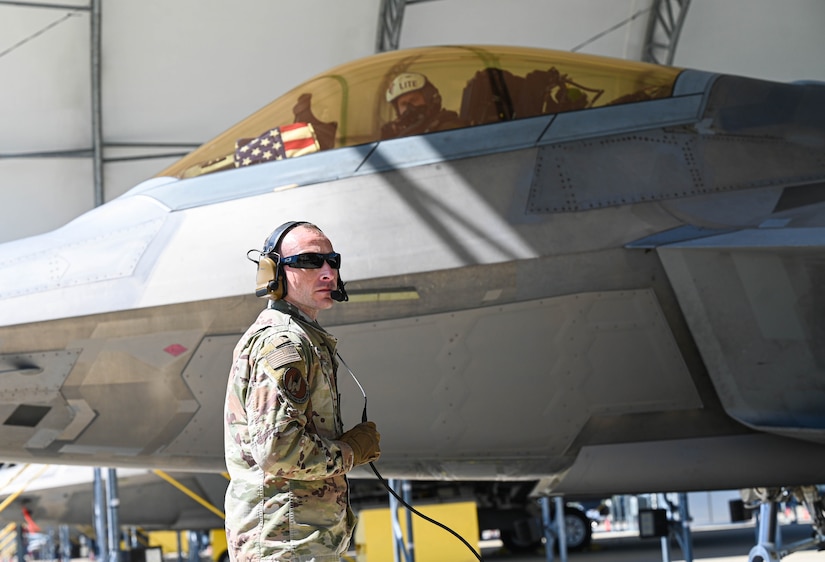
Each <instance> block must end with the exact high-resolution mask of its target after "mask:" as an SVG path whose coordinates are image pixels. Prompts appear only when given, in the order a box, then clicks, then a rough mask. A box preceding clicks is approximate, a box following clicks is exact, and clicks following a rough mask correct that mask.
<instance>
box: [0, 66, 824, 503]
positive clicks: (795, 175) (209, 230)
mask: <svg viewBox="0 0 825 562" xmlns="http://www.w3.org/2000/svg"><path fill="white" fill-rule="evenodd" d="M567 56H575V55H570V54H567ZM823 182H825V85H822V84H814V83H798V84H779V83H772V82H766V81H761V80H755V79H750V78H744V77H736V76H730V75H720V74H714V73H707V72H701V71H696V70H683V71H681V72H680V73H679V74H678V77H677V78H676V80H675V83H674V85H673V89H672V92H671V94H670V95H669V96H666V97H662V98H657V99H652V100H647V101H636V102H633V103H625V104H618V105H605V106H601V107H592V108H589V107H588V108H584V109H580V110H575V111H568V112H560V113H551V114H544V115H538V116H535V117H529V118H524V119H515V120H511V121H504V122H499V123H490V124H485V125H481V126H477V127H475V126H474V127H466V128H459V129H454V130H448V131H441V132H434V133H428V134H421V135H413V136H408V137H401V138H394V139H389V140H374V141H372V142H367V143H364V144H356V145H353V146H345V147H341V148H335V149H331V150H322V151H320V152H317V153H315V154H309V155H306V156H301V157H299V158H292V159H288V160H283V161H279V162H270V163H262V164H259V165H255V166H249V167H242V168H237V169H233V170H229V171H220V172H216V173H212V174H205V175H200V176H196V177H190V178H186V179H178V178H173V177H157V178H153V179H152V180H149V181H147V182H145V183H143V184H141V185H139V186H138V187H136V188H134V189H132V190H131V191H129V192H128V193H126V194H125V195H123V196H121V197H119V198H117V199H115V200H113V201H111V202H109V203H107V204H105V205H102V206H101V207H99V208H97V209H94V210H93V211H90V212H88V213H86V214H85V215H83V216H81V217H79V218H77V219H76V220H74V221H72V222H70V223H69V224H67V225H65V226H64V227H62V228H60V229H58V230H55V231H53V232H50V233H47V234H43V235H40V236H35V237H31V238H27V239H22V240H17V241H14V242H9V243H6V244H2V245H0V324H2V326H0V372H2V378H0V419H3V420H5V421H4V422H3V430H2V433H0V457H2V458H4V459H6V460H8V461H15V462H38V463H60V464H82V465H99V466H117V467H148V468H162V469H170V470H185V471H207V472H209V471H211V472H219V471H222V470H224V461H223V426H222V408H223V400H224V394H225V387H226V380H227V373H228V371H229V368H230V363H231V356H232V350H233V348H234V346H235V344H236V342H237V341H238V338H239V336H240V334H242V333H243V332H244V331H245V329H246V328H247V327H248V325H249V324H250V323H251V322H252V321H253V320H254V318H255V317H256V315H257V314H258V312H259V311H260V310H262V309H263V308H264V306H265V304H266V303H265V301H264V300H262V299H259V298H256V297H255V296H254V294H253V291H254V280H255V266H254V264H251V263H250V262H249V261H248V260H247V255H246V254H247V250H249V249H258V250H260V248H261V245H262V242H263V241H264V240H265V239H266V237H267V235H268V234H269V233H270V232H271V231H272V230H273V229H274V228H275V227H276V226H278V225H279V224H281V223H282V222H284V221H287V220H307V221H311V222H314V223H316V224H318V225H319V226H321V228H322V229H323V230H324V231H325V232H326V234H327V235H328V236H329V237H330V239H331V240H332V242H333V244H334V246H335V249H336V251H339V252H340V253H341V254H342V256H343V265H342V267H341V276H342V278H343V279H344V281H346V282H347V285H346V286H347V290H348V291H349V294H350V301H349V302H345V303H339V304H336V305H335V306H334V308H333V309H331V310H329V311H324V312H322V313H321V316H320V317H319V321H320V322H321V323H322V324H323V325H324V326H325V327H327V328H328V329H329V330H330V331H331V332H332V333H333V334H335V335H336V336H337V337H338V338H339V351H340V353H341V355H342V357H343V359H344V361H345V362H346V364H347V365H348V366H349V368H351V369H352V371H354V373H355V375H356V376H357V378H358V380H359V381H360V383H361V385H362V386H363V388H364V389H365V391H366V394H367V396H368V398H369V408H368V414H369V418H370V419H371V420H374V421H375V422H376V423H377V425H378V427H379V430H380V432H381V435H382V440H381V446H382V455H381V458H380V460H379V461H378V462H377V463H376V467H377V468H378V469H379V470H380V471H381V473H382V474H383V475H384V476H385V477H394V478H409V479H450V480H460V479H475V480H481V479H494V480H519V479H521V480H527V479H541V482H542V484H541V486H540V490H541V491H542V492H545V493H547V492H552V493H554V494H574V495H582V494H587V495H603V494H619V493H641V492H651V491H689V490H711V489H732V488H751V487H763V488H767V487H779V486H793V485H811V484H817V483H820V482H822V481H824V480H825V473H824V472H823V469H822V466H825V408H824V407H823V405H824V404H825V290H824V289H823V287H825V252H823V241H825V229H823V226H825V204H824V203H823V202H825V185H823ZM339 381H340V382H339V384H340V386H341V391H342V394H343V395H344V396H343V399H344V410H345V415H344V418H345V419H344V421H345V425H347V426H351V425H354V424H355V423H357V422H358V421H360V417H361V411H362V408H363V407H364V399H363V398H362V396H361V393H360V391H359V389H358V386H357V385H356V384H355V382H353V380H352V379H351V378H350V375H349V374H348V373H347V369H346V368H344V366H343V365H342V366H341V368H340V369H339ZM358 474H360V475H367V474H368V473H367V472H366V471H364V472H360V473H357V474H356V475H358Z"/></svg>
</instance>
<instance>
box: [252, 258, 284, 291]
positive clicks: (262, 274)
mask: <svg viewBox="0 0 825 562" xmlns="http://www.w3.org/2000/svg"><path fill="white" fill-rule="evenodd" d="M255 296H256V297H267V298H269V299H272V300H275V301H276V300H280V299H282V298H284V279H283V275H279V271H278V264H276V263H275V260H273V259H272V258H270V257H267V256H262V257H261V261H259V262H258V272H257V274H256V277H255Z"/></svg>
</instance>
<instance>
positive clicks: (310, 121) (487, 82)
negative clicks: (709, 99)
mask: <svg viewBox="0 0 825 562" xmlns="http://www.w3.org/2000/svg"><path fill="white" fill-rule="evenodd" d="M679 72H680V69H677V68H670V67H663V66H657V65H652V64H647V63H641V62H635V61H626V60H621V59H611V58H605V57H597V56H592V55H583V54H576V53H569V52H563V51H551V50H545V49H533V48H521V47H492V46H444V47H424V48H417V49H408V50H403V51H392V52H388V53H382V54H378V55H374V56H370V57H366V58H363V59H360V60H357V61H354V62H350V63H347V64H343V65H341V66H338V67H336V68H333V69H331V70H329V71H328V72H325V73H323V74H321V75H319V76H316V77H315V78H312V79H310V80H309V81H307V82H305V83H303V84H301V85H300V86H298V87H297V88H294V89H293V90H291V91H289V92H288V93H286V94H284V95H283V96H281V97H279V98H278V99H276V100H275V101H273V102H271V103H270V104H268V105H266V106H265V107H263V108H262V109H260V110H259V111H257V112H256V113H254V114H252V115H251V116H249V117H247V118H246V119H244V120H243V121H241V122H240V123H238V124H237V125H235V126H234V127H232V128H230V129H229V130H227V131H225V132H224V133H222V134H221V135H219V136H217V137H216V138H214V139H212V140H211V141H209V142H207V143H206V144H204V145H203V146H201V147H200V148H198V149H197V150H195V151H194V152H192V153H191V154H189V155H187V156H186V157H184V158H183V159H181V160H179V161H178V162H176V163H175V164H173V165H172V166H170V167H168V168H166V169H165V170H163V171H162V172H161V173H160V174H158V175H159V176H177V177H181V178H184V177H192V176H198V175H202V174H205V173H211V172H216V171H221V170H226V169H231V168H234V167H239V166H243V165H249V164H254V163H258V162H261V161H267V160H273V159H280V158H284V157H294V156H300V155H302V154H306V153H309V152H314V151H316V150H326V149H330V148H340V147H344V146H353V145H358V144H365V143H370V142H374V141H378V140H381V139H382V138H389V137H388V134H389V133H388V132H387V131H389V130H395V131H396V133H395V134H394V135H393V136H403V135H404V134H418V133H420V132H430V131H434V130H440V129H443V128H455V127H472V126H477V125H484V124H488V123H495V122H499V121H507V120H511V119H520V118H527V117H535V116H537V115H543V114H552V113H560V112H564V111H581V110H587V109H589V108H593V107H600V106H605V105H611V104H618V103H631V102H638V101H644V100H649V99H654V98H661V97H667V96H669V95H670V94H671V92H672V89H673V83H674V81H675V80H676V77H677V76H678V74H679ZM404 73H411V74H415V75H419V76H423V77H425V78H426V81H427V82H428V83H429V84H430V85H431V86H429V88H431V89H430V90H429V93H430V96H429V98H428V99H427V101H428V103H439V104H440V110H441V113H440V115H441V118H440V119H435V121H436V122H437V123H439V124H440V127H436V126H433V128H428V129H424V130H422V129H421V128H419V129H415V128H408V129H405V128H402V127H395V128H393V123H394V121H396V120H397V119H398V115H397V110H396V108H395V107H394V106H393V105H392V104H391V103H390V102H388V101H387V99H388V98H393V99H394V101H393V103H397V101H395V99H396V98H397V97H398V96H397V91H396V92H393V95H391V96H388V95H387V90H388V88H390V86H391V85H392V84H393V81H394V80H395V79H396V77H398V76H399V75H401V74H404ZM419 84H420V78H418V79H413V80H411V81H410V82H409V87H410V88H411V89H412V88H417V87H418V85H419ZM395 86H396V87H397V86H398V82H396V83H395ZM402 87H403V85H402ZM433 92H434V93H433ZM296 123H297V124H299V125H293V124H296ZM288 125H289V127H287V126H288ZM411 130H412V131H416V132H415V133H410V132H409V131H411ZM284 145H286V148H287V150H284ZM253 153H254V154H253Z"/></svg>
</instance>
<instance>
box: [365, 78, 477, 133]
mask: <svg viewBox="0 0 825 562" xmlns="http://www.w3.org/2000/svg"><path fill="white" fill-rule="evenodd" d="M386 100H387V103H390V104H392V106H393V109H394V111H395V115H396V118H395V119H393V120H392V121H390V122H389V123H386V124H384V126H383V127H381V138H382V139H392V138H396V137H403V136H407V135H417V134H421V133H429V132H432V131H445V130H447V129H457V128H459V127H466V126H467V125H468V123H466V122H465V121H464V120H463V119H461V118H460V117H459V116H458V113H456V112H455V111H450V110H448V109H444V108H443V107H441V94H439V93H438V89H437V88H436V87H435V86H433V84H432V83H431V82H430V81H429V80H428V79H427V77H426V76H424V75H423V74H420V73H417V72H404V73H402V74H399V75H398V76H396V77H395V78H394V79H393V81H392V82H390V85H389V87H388V88H387V92H386Z"/></svg>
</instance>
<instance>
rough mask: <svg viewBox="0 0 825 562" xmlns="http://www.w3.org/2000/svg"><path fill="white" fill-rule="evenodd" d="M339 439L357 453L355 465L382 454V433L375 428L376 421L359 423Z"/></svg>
mask: <svg viewBox="0 0 825 562" xmlns="http://www.w3.org/2000/svg"><path fill="white" fill-rule="evenodd" d="M338 440H339V441H343V442H344V443H346V444H347V445H349V446H350V447H352V452H353V453H355V455H354V457H355V459H354V461H353V466H358V465H361V464H366V463H368V462H372V461H374V460H376V459H377V458H378V457H380V456H381V447H379V446H378V442H379V441H381V434H380V433H378V430H377V429H375V423H374V422H362V423H359V424H358V425H356V426H355V427H353V428H352V429H350V430H349V431H346V432H344V434H343V435H341V437H339V438H338Z"/></svg>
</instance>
